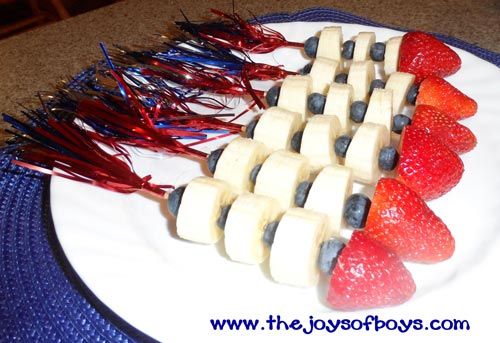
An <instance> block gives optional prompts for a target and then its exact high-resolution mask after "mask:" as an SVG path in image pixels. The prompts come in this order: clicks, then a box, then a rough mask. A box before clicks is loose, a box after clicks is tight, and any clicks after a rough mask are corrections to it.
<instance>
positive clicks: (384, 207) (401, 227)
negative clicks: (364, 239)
mask: <svg viewBox="0 0 500 343" xmlns="http://www.w3.org/2000/svg"><path fill="white" fill-rule="evenodd" d="M365 234H366V235H367V236H368V237H370V238H371V239H373V240H375V241H377V242H379V243H381V244H382V245H384V246H386V247H387V248H388V249H390V250H392V251H394V252H395V253H396V254H398V255H399V257H401V258H402V259H403V260H406V261H412V262H423V263H435V262H440V261H443V260H446V259H448V258H450V257H451V255H453V251H454V250H455V240H454V239H453V237H452V235H451V233H450V231H449V230H448V228H447V227H446V225H445V224H444V223H443V221H442V220H441V219H440V218H439V217H438V216H436V215H435V214H434V212H432V210H431V209H430V208H429V207H428V206H427V204H426V203H425V201H423V200H422V199H421V198H420V197H419V196H418V194H417V193H415V192H414V191H413V190H411V189H410V188H408V186H406V185H404V184H403V183H401V182H399V181H398V180H396V179H380V180H379V181H378V183H377V187H376V189H375V195H374V196H373V200H372V204H371V207H370V212H369V213H368V218H367V220H366V227H365Z"/></svg>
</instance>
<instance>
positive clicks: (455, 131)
mask: <svg viewBox="0 0 500 343" xmlns="http://www.w3.org/2000/svg"><path fill="white" fill-rule="evenodd" d="M412 126H413V127H415V128H418V129H423V130H425V131H427V132H429V133H430V134H431V135H433V136H435V137H437V138H439V139H440V140H441V142H443V143H444V144H446V145H447V146H448V148H450V149H451V150H453V151H454V152H456V153H457V154H463V153H465V152H467V151H471V150H472V149H474V147H475V146H476V142H477V141H476V136H474V134H473V133H472V131H471V130H469V128H467V127H466V126H463V125H461V124H459V123H457V121H456V120H455V119H453V118H451V117H450V116H449V115H447V114H445V113H443V112H441V111H440V110H438V109H437V108H435V107H434V106H429V105H418V106H417V107H416V108H415V112H414V113H413V119H412Z"/></svg>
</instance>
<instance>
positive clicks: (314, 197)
mask: <svg viewBox="0 0 500 343" xmlns="http://www.w3.org/2000/svg"><path fill="white" fill-rule="evenodd" d="M352 184H353V175H352V170H351V168H347V167H343V166H339V165H336V166H328V167H325V168H324V169H323V170H322V171H321V172H320V173H319V174H318V176H316V179H314V182H313V184H312V186H311V189H310V190H309V194H308V196H307V200H306V203H305V204H304V208H305V209H308V210H313V211H316V212H319V213H324V214H326V215H327V218H328V225H327V228H326V237H327V238H330V237H332V236H340V228H341V227H342V225H343V222H344V217H343V212H344V202H345V200H346V199H347V197H348V196H349V195H351V194H352Z"/></svg>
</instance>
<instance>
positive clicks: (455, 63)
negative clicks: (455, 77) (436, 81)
mask: <svg viewBox="0 0 500 343" xmlns="http://www.w3.org/2000/svg"><path fill="white" fill-rule="evenodd" d="M461 64H462V61H461V60H460V57H458V55H457V53H456V52H455V51H453V50H452V49H451V48H450V47H448V46H446V45H445V44H444V43H443V42H441V41H440V40H439V39H437V38H435V37H434V36H432V35H430V34H428V33H425V32H421V31H415V32H408V33H407V34H405V35H404V36H403V40H402V41H401V46H400V48H399V63H398V71H402V72H405V73H411V74H415V83H416V84H419V83H420V82H422V81H423V80H424V79H425V78H427V77H429V76H441V77H445V76H448V75H451V74H454V73H456V72H457V71H458V69H460V65H461Z"/></svg>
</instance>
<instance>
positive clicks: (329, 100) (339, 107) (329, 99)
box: [323, 83, 354, 134]
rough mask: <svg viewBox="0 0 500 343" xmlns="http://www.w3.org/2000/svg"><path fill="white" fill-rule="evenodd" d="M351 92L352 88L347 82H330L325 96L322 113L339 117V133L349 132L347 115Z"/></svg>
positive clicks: (349, 107)
mask: <svg viewBox="0 0 500 343" xmlns="http://www.w3.org/2000/svg"><path fill="white" fill-rule="evenodd" d="M353 93H354V91H353V88H352V86H351V85H349V84H340V83H332V85H331V86H330V89H329V90H328V94H327V96H326V102H325V108H324V110H323V115H325V116H335V117H337V118H338V119H339V123H340V134H345V133H347V134H349V133H350V132H351V121H350V120H349V115H350V110H351V102H352V96H353Z"/></svg>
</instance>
